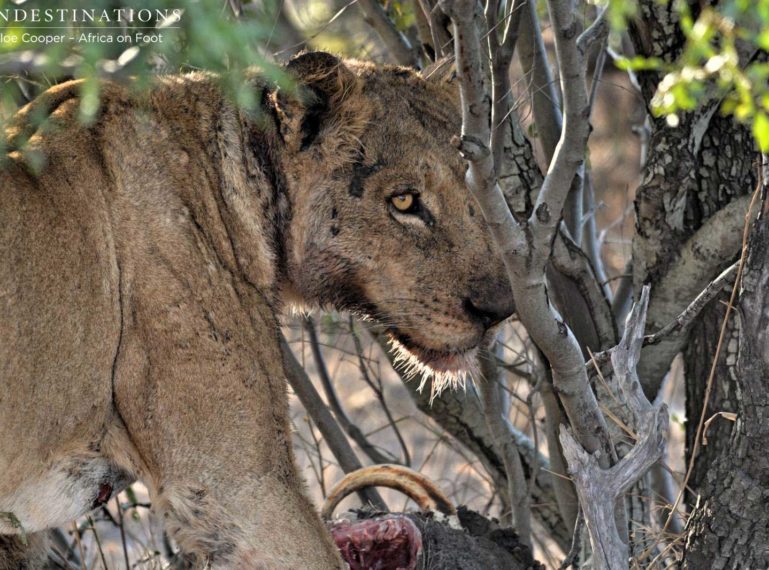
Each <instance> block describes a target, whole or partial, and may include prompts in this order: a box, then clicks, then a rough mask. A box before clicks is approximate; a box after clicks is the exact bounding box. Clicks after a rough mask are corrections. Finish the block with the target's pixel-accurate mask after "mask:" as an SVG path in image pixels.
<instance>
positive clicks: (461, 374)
mask: <svg viewBox="0 0 769 570" xmlns="http://www.w3.org/2000/svg"><path fill="white" fill-rule="evenodd" d="M389 336H390V342H391V344H392V349H393V352H394V354H395V365H396V367H397V368H398V369H399V370H400V371H401V372H403V374H404V375H405V376H406V378H407V379H409V380H411V379H414V378H419V387H418V388H417V389H418V390H419V391H422V389H423V388H424V387H425V385H426V384H427V382H428V380H429V381H430V402H432V400H433V399H434V398H435V397H436V396H438V395H440V393H441V392H443V390H445V389H446V388H451V389H452V390H453V389H457V388H459V387H461V388H462V389H463V390H464V389H465V388H466V386H467V380H468V379H470V381H471V382H472V381H473V379H474V377H475V376H476V375H477V373H478V347H472V348H467V349H462V350H452V351H441V350H435V349H432V348H426V347H423V346H420V345H418V344H416V343H414V342H413V341H411V339H409V338H406V337H402V336H400V335H398V334H395V333H392V332H391V333H390V335H389Z"/></svg>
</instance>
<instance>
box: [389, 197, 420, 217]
mask: <svg viewBox="0 0 769 570" xmlns="http://www.w3.org/2000/svg"><path fill="white" fill-rule="evenodd" d="M390 203H391V204H392V205H393V207H394V208H395V209H396V210H398V211H399V212H403V213H404V214H407V213H409V212H411V211H413V210H414V209H415V207H416V205H417V197H416V196H415V195H414V194H399V195H398V196H393V197H392V198H390Z"/></svg>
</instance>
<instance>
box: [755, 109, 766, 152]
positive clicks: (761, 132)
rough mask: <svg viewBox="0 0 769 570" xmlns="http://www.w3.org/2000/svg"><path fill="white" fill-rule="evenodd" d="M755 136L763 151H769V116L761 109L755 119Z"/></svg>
mask: <svg viewBox="0 0 769 570" xmlns="http://www.w3.org/2000/svg"><path fill="white" fill-rule="evenodd" d="M753 136H754V137H755V138H756V142H757V143H758V148H759V149H761V152H769V117H768V116H767V115H766V113H763V112H761V111H759V112H758V113H756V116H755V118H754V119H753Z"/></svg>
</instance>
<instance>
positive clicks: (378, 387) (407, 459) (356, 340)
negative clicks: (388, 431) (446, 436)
mask: <svg viewBox="0 0 769 570" xmlns="http://www.w3.org/2000/svg"><path fill="white" fill-rule="evenodd" d="M349 323H350V336H352V340H353V344H354V345H355V353H356V354H357V356H358V369H359V370H360V373H361V376H362V377H363V380H364V381H365V382H366V384H368V386H369V388H371V390H372V391H373V392H374V395H375V396H376V399H377V401H378V402H379V405H380V407H381V408H382V411H383V412H384V414H385V417H386V418H387V421H388V422H389V423H390V426H391V427H392V431H393V433H394V434H395V437H396V439H397V440H398V443H399V444H400V447H401V451H402V452H403V464H404V465H406V466H409V467H410V466H411V454H410V453H409V447H408V445H406V441H405V440H404V439H403V435H401V431H400V429H398V422H396V421H395V418H393V415H392V412H391V411H390V407H389V406H388V405H387V400H385V396H384V391H383V390H382V380H381V378H377V383H376V384H375V383H374V381H373V380H372V379H371V376H370V374H369V371H368V368H367V366H366V360H365V358H364V356H363V346H362V345H361V342H360V337H358V333H357V332H355V321H354V320H353V318H352V316H351V317H350V320H349Z"/></svg>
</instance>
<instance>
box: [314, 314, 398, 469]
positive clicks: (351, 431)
mask: <svg viewBox="0 0 769 570" xmlns="http://www.w3.org/2000/svg"><path fill="white" fill-rule="evenodd" d="M302 325H303V327H304V330H305V331H306V332H307V336H309V339H310V350H311V351H312V357H313V360H314V361H315V368H316V369H317V371H318V376H319V378H320V383H321V385H322V386H323V391H324V392H325V394H326V401H327V402H328V405H329V407H330V408H331V411H332V412H333V413H334V417H335V418H336V421H338V422H339V424H340V425H341V426H342V429H343V430H344V431H345V432H346V433H347V435H348V436H350V438H351V439H352V440H353V441H354V442H355V443H357V444H358V447H360V449H361V451H363V453H365V454H366V455H367V456H368V458H369V459H370V460H371V461H373V462H374V463H399V461H398V460H397V459H396V458H395V457H393V456H392V455H390V454H389V453H387V454H385V453H382V452H381V451H379V449H377V447H376V446H375V445H374V444H373V443H371V442H370V441H369V440H368V439H367V438H366V436H365V435H364V434H363V432H362V431H361V430H360V428H359V427H358V426H357V425H355V424H354V423H353V422H352V421H351V420H350V418H348V417H347V414H346V413H345V411H344V409H343V408H342V405H341V404H340V403H339V399H338V398H337V396H336V391H335V390H334V385H333V383H332V382H331V377H330V376H329V374H328V368H326V362H325V360H324V359H323V353H322V352H321V348H320V342H318V333H317V332H316V331H315V323H313V320H312V318H311V317H309V316H307V317H304V318H303V319H302Z"/></svg>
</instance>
